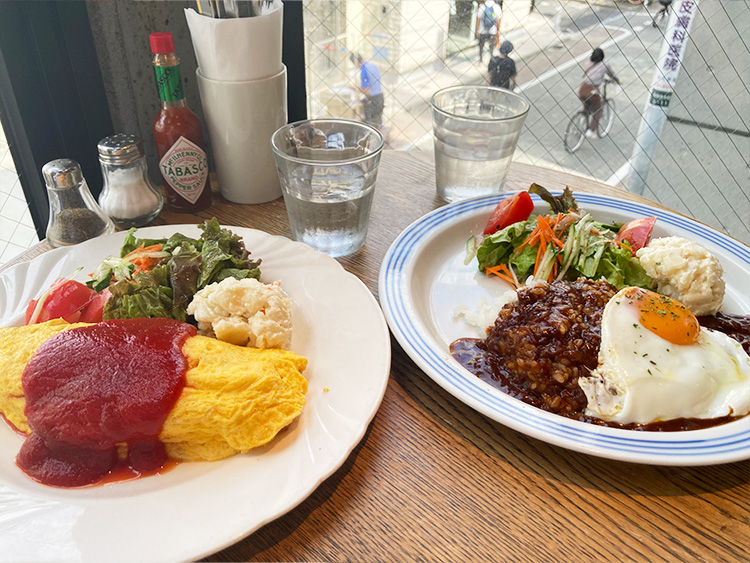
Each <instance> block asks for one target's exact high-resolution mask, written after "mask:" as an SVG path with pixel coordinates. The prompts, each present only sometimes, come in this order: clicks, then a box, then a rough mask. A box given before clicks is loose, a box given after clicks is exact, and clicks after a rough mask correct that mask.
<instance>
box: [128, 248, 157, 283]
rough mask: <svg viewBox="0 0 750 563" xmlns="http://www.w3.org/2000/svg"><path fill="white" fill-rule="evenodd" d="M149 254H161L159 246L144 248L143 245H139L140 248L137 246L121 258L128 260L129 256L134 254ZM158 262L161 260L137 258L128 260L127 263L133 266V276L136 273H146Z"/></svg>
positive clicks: (148, 257) (147, 257)
mask: <svg viewBox="0 0 750 563" xmlns="http://www.w3.org/2000/svg"><path fill="white" fill-rule="evenodd" d="M150 252H161V244H152V245H150V246H145V244H141V246H139V247H138V248H136V249H135V250H133V251H131V252H128V253H127V254H126V255H125V256H124V257H123V258H128V257H129V256H133V255H134V254H141V253H150ZM160 260H161V258H155V257H152V256H139V257H138V258H133V259H132V260H129V262H130V263H132V264H133V265H134V266H135V269H134V270H133V275H135V274H137V273H138V272H148V271H149V270H151V269H152V268H153V267H154V266H156V265H157V264H158V263H159V261H160Z"/></svg>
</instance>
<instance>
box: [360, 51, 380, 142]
mask: <svg viewBox="0 0 750 563" xmlns="http://www.w3.org/2000/svg"><path fill="white" fill-rule="evenodd" d="M352 60H353V61H354V62H356V64H357V65H358V66H359V91H360V92H362V94H364V96H365V98H364V100H363V102H362V105H363V110H364V114H365V115H364V120H365V123H369V124H370V125H373V126H375V127H377V128H378V129H381V128H382V127H383V108H384V107H385V100H384V99H383V85H382V83H381V80H380V71H379V70H378V67H376V66H375V65H374V64H373V63H371V62H368V61H365V60H364V59H363V58H362V55H359V54H354V55H352Z"/></svg>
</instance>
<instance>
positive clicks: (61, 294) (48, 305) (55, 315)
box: [26, 278, 97, 324]
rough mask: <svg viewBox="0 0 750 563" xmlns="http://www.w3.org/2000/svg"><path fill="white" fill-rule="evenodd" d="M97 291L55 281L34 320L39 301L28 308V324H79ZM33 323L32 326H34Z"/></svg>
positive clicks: (74, 283)
mask: <svg viewBox="0 0 750 563" xmlns="http://www.w3.org/2000/svg"><path fill="white" fill-rule="evenodd" d="M96 296H97V293H96V291H94V290H93V289H91V288H90V287H86V286H85V285H83V284H82V283H79V282H77V281H73V280H67V279H64V278H59V279H57V280H55V282H54V283H53V284H52V287H51V288H50V290H49V292H48V293H47V294H46V297H41V298H40V299H44V301H43V303H42V306H41V310H40V311H39V314H38V315H37V316H36V319H34V318H33V317H34V311H35V310H36V308H37V303H38V301H39V300H38V299H34V300H32V301H31V302H30V303H29V305H28V307H26V324H30V321H32V320H33V323H43V322H46V321H48V320H50V319H63V320H65V321H68V322H69V323H74V322H78V320H79V319H80V317H81V310H82V309H83V308H84V307H86V305H88V304H89V303H90V302H91V301H92V300H93V299H94V298H95V297H96ZM33 323H32V324H33Z"/></svg>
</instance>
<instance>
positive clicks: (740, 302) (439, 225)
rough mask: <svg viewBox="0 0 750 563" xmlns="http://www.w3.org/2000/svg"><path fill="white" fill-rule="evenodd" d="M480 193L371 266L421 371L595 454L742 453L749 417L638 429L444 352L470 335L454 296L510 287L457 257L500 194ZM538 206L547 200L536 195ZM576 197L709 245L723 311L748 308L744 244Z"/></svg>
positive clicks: (693, 460) (676, 457)
mask: <svg viewBox="0 0 750 563" xmlns="http://www.w3.org/2000/svg"><path fill="white" fill-rule="evenodd" d="M510 195H514V194H503V195H494V196H485V197H480V198H475V199H471V200H466V201H462V202H458V203H454V204H452V205H447V206H445V207H441V208H440V209H437V210H435V211H433V212H431V213H429V214H427V215H425V216H424V217H421V218H420V219H418V220H417V221H415V222H414V223H412V224H411V225H410V226H408V227H407V228H406V229H405V230H404V231H403V232H402V233H401V234H400V235H399V236H398V238H397V239H396V240H395V241H394V242H393V244H392V245H391V247H390V248H389V250H388V252H387V254H386V256H385V258H384V259H383V264H382V265H381V269H380V278H379V289H380V305H381V307H382V308H383V312H384V313H385V316H386V320H387V321H388V324H389V326H390V328H391V331H392V332H393V334H394V336H395V337H396V339H397V340H398V341H399V343H400V344H401V346H403V348H404V350H406V352H407V354H409V356H410V357H411V358H412V360H414V361H415V362H416V363H417V365H418V366H419V367H420V368H421V369H422V370H424V372H425V373H426V374H427V375H429V376H430V377H431V378H432V379H434V380H435V381H436V382H437V383H438V384H439V385H440V386H442V387H443V388H444V389H445V390H446V391H448V392H449V393H451V394H452V395H454V396H455V397H456V398H458V399H459V400H461V401H463V402H464V403H466V404H467V405H469V406H471V407H473V408H474V409H476V410H477V411H479V412H480V413H482V414H484V415H486V416H488V417H490V418H491V419H493V420H496V421H498V422H500V423H502V424H504V425H506V426H509V427H510V428H513V429H515V430H517V431H519V432H522V433H524V434H527V435H529V436H532V437H534V438H538V439H540V440H544V441H546V442H549V443H551V444H556V445H558V446H562V447H564V448H568V449H571V450H576V451H579V452H584V453H587V454H592V455H597V456H601V457H606V458H611V459H617V460H624V461H631V462H637V463H648V464H659V465H708V464H716V463H726V462H731V461H737V460H741V459H747V458H750V416H746V417H744V418H742V419H739V420H737V421H734V422H731V423H729V424H725V425H721V426H717V427H714V428H709V429H705V430H694V431H690V432H638V431H633V430H621V429H616V428H608V427H600V426H596V425H593V424H587V423H584V422H579V421H575V420H571V419H567V418H564V417H561V416H558V415H555V414H551V413H548V412H545V411H542V410H541V409H537V408H536V407H533V406H531V405H528V404H526V403H524V402H522V401H520V400H518V399H514V398H512V397H510V396H508V395H506V394H505V393H502V392H501V391H499V390H497V389H495V388H494V387H492V386H490V385H488V384H486V383H484V382H483V381H481V380H480V379H479V378H478V377H475V376H474V375H472V374H471V373H469V372H468V371H467V370H465V369H464V368H463V367H462V366H461V365H460V364H459V363H458V362H457V361H456V360H454V359H453V358H452V357H451V355H450V351H449V346H450V343H451V342H453V341H454V340H456V339H457V338H462V337H477V338H481V337H482V336H483V335H482V334H481V333H475V332H472V329H470V328H469V327H468V326H466V325H465V324H464V323H463V322H462V321H460V320H457V319H455V318H454V311H455V309H456V306H457V305H459V304H464V305H466V306H467V307H468V308H469V309H470V310H476V308H477V305H478V304H479V302H480V300H482V299H485V300H486V301H487V302H488V303H492V302H494V301H495V300H496V299H497V298H498V297H500V296H501V295H502V294H503V293H504V292H505V291H507V290H508V289H510V285H508V284H506V283H505V282H503V281H502V280H500V279H499V278H496V277H494V276H485V275H483V274H481V273H479V272H478V270H477V266H476V261H475V260H474V261H472V262H471V263H470V264H469V265H468V266H467V265H464V254H465V243H466V240H467V239H468V238H469V236H471V235H472V234H475V233H479V232H481V231H482V229H483V228H484V226H485V224H486V222H487V220H488V219H489V216H490V214H491V212H492V210H493V209H494V208H495V206H496V205H497V203H498V202H499V201H500V200H501V199H503V198H504V197H508V196H510ZM533 197H534V201H535V207H536V211H537V212H541V213H546V212H548V211H549V206H548V205H547V204H546V203H543V202H542V201H541V200H540V199H539V198H537V197H536V196H533ZM575 197H576V201H577V202H578V203H579V205H580V206H581V207H582V208H583V209H585V210H586V211H588V212H590V213H591V214H592V215H593V216H594V218H596V219H597V220H599V221H603V222H610V221H613V222H625V221H629V220H631V219H635V218H638V217H647V216H652V215H653V216H656V217H657V218H658V220H657V222H656V226H655V228H654V234H653V236H655V237H660V236H667V235H678V236H682V237H685V238H688V239H691V240H693V241H695V242H697V243H699V244H701V245H702V246H704V247H706V248H707V249H709V250H710V251H711V252H712V253H713V254H714V255H715V256H717V257H718V258H719V260H720V261H721V264H722V266H723V267H724V279H725V281H726V285H727V292H726V296H725V299H724V306H723V308H722V310H723V311H725V312H728V313H741V314H748V313H750V294H748V292H747V287H748V284H749V283H750V249H748V247H747V246H744V245H743V244H741V243H739V242H737V241H736V240H734V239H731V238H729V237H728V236H726V235H723V234H722V233H720V232H718V231H715V230H713V229H711V228H709V227H706V226H705V225H702V224H700V223H698V222H696V221H693V220H690V219H686V218H684V217H682V216H680V215H677V214H675V213H671V212H668V211H663V210H660V209H656V208H653V207H650V206H647V205H640V204H637V203H632V202H629V201H622V200H616V199H613V198H609V197H604V196H599V195H592V194H586V193H577V194H575Z"/></svg>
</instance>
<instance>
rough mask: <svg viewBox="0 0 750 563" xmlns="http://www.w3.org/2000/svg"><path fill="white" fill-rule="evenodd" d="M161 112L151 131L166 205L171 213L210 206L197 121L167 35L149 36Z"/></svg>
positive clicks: (206, 165)
mask: <svg viewBox="0 0 750 563" xmlns="http://www.w3.org/2000/svg"><path fill="white" fill-rule="evenodd" d="M150 41H151V52H152V53H153V54H154V58H153V63H154V76H156V89H157V90H158V92H159V100H160V103H161V110H160V111H159V113H158V114H157V116H156V117H155V118H154V123H153V131H154V141H156V151H157V153H158V155H159V171H160V172H161V178H162V185H163V186H164V192H165V195H166V198H167V204H168V205H169V207H170V208H171V209H172V210H173V211H183V212H190V211H198V210H201V209H205V208H206V207H208V206H209V205H210V204H211V186H210V185H209V181H208V159H207V158H206V150H205V144H204V142H203V129H202V127H201V122H200V119H198V116H197V115H195V114H194V113H193V112H192V111H191V110H190V108H189V107H188V106H187V102H186V101H185V93H184V92H183V89H182V79H181V77H180V59H178V58H177V56H176V55H175V52H174V39H173V38H172V34H171V33H166V32H159V33H152V34H151V35H150Z"/></svg>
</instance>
